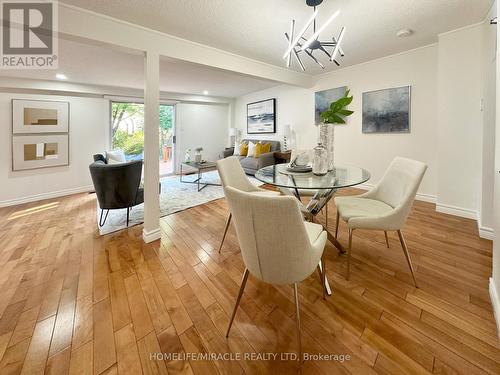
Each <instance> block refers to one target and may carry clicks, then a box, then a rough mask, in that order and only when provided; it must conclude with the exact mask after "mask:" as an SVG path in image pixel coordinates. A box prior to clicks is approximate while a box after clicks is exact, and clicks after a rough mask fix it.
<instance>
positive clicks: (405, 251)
mask: <svg viewBox="0 0 500 375" xmlns="http://www.w3.org/2000/svg"><path fill="white" fill-rule="evenodd" d="M398 236H399V241H400V242H401V247H402V248H403V252H404V253H405V257H406V261H407V262H408V266H409V267H410V271H411V277H412V278H413V283H414V284H415V288H418V285H417V280H416V279H415V272H414V271H413V265H412V263H411V258H410V253H409V252H408V246H407V245H406V241H405V238H404V236H403V232H401V231H400V230H398Z"/></svg>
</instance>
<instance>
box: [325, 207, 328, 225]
mask: <svg viewBox="0 0 500 375" xmlns="http://www.w3.org/2000/svg"><path fill="white" fill-rule="evenodd" d="M325 216H326V219H325V222H326V229H328V202H327V203H326V205H325Z"/></svg>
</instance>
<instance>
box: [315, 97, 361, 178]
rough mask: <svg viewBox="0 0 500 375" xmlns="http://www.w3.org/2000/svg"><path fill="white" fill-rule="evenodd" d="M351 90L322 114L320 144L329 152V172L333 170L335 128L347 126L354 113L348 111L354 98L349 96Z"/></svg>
mask: <svg viewBox="0 0 500 375" xmlns="http://www.w3.org/2000/svg"><path fill="white" fill-rule="evenodd" d="M349 93H350V90H346V92H345V94H344V96H342V97H341V98H340V99H338V100H336V101H334V102H332V103H331V104H330V108H329V109H327V110H326V111H324V112H321V113H320V117H321V120H322V123H321V124H320V126H319V134H320V135H319V137H320V142H321V143H322V144H323V146H324V147H325V148H326V150H327V157H328V170H329V171H331V170H332V169H333V141H334V128H335V126H334V125H336V124H345V119H346V117H349V116H350V115H352V114H353V113H354V112H353V111H350V110H348V109H346V107H347V106H348V105H349V104H351V102H352V98H353V97H352V96H349Z"/></svg>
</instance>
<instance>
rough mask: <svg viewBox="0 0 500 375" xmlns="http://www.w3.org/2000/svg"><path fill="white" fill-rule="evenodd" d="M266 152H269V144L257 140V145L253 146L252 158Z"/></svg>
mask: <svg viewBox="0 0 500 375" xmlns="http://www.w3.org/2000/svg"><path fill="white" fill-rule="evenodd" d="M266 152H271V144H270V143H262V142H259V143H257V146H255V154H254V158H258V157H259V156H260V155H262V154H265V153H266Z"/></svg>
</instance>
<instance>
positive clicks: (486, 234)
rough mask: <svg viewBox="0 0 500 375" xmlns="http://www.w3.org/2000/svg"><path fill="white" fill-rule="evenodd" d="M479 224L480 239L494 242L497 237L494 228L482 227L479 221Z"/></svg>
mask: <svg viewBox="0 0 500 375" xmlns="http://www.w3.org/2000/svg"><path fill="white" fill-rule="evenodd" d="M477 223H478V228H479V237H481V238H484V239H485V240H491V241H493V238H494V237H495V234H494V232H493V228H488V227H482V226H481V224H480V223H479V221H478V222H477Z"/></svg>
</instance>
